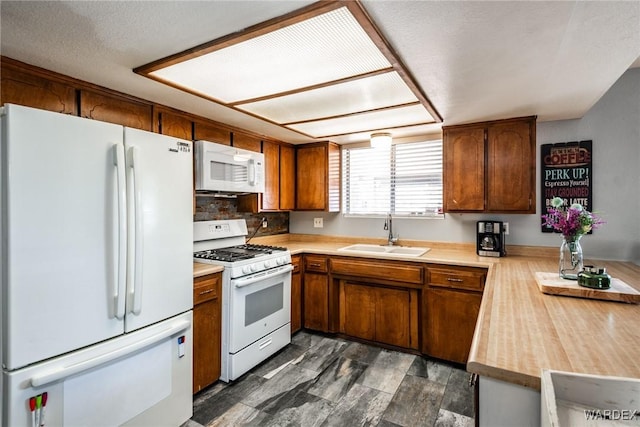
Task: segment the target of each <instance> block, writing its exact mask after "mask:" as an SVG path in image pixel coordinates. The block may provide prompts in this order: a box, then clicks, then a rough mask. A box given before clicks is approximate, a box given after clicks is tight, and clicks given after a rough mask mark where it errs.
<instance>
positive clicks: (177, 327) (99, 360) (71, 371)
mask: <svg viewBox="0 0 640 427" xmlns="http://www.w3.org/2000/svg"><path fill="white" fill-rule="evenodd" d="M190 325H191V323H190V322H189V321H187V320H183V321H180V322H177V323H175V324H173V325H171V326H169V327H168V328H166V329H164V330H162V331H160V332H158V333H156V334H153V335H151V336H149V337H147V338H145V339H143V340H141V341H138V342H135V343H134V344H131V345H128V346H125V347H121V348H119V349H117V350H114V351H111V352H109V353H105V354H102V355H100V356H98V357H96V358H93V359H89V360H85V361H83V362H80V363H76V364H73V365H69V366H62V367H59V368H57V369H54V370H52V371H49V372H45V373H42V374H39V375H34V376H33V377H31V387H40V386H43V385H47V384H50V383H52V382H55V381H60V380H63V379H65V378H67V377H70V376H71V375H76V374H78V373H81V372H84V371H87V370H89V369H93V368H96V367H98V366H100V365H104V364H106V363H109V362H111V361H114V360H116V359H119V358H121V357H124V356H126V355H128V354H131V353H133V352H135V351H139V350H142V349H144V348H147V347H150V346H152V345H154V344H156V343H158V342H160V341H162V340H164V339H166V338H168V337H170V336H172V335H174V334H177V333H178V332H181V331H184V330H186V329H188V328H189V326H190Z"/></svg>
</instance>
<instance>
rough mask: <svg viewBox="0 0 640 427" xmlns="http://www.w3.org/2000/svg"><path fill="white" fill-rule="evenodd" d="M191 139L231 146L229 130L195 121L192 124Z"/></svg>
mask: <svg viewBox="0 0 640 427" xmlns="http://www.w3.org/2000/svg"><path fill="white" fill-rule="evenodd" d="M193 139H194V140H196V141H198V140H203V141H209V142H215V143H217V144H224V145H231V130H229V129H225V128H223V127H220V126H217V125H215V124H213V123H207V122H203V121H195V122H194V123H193Z"/></svg>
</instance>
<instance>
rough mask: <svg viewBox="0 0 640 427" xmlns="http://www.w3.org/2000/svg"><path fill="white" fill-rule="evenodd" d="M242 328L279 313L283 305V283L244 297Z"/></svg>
mask: <svg viewBox="0 0 640 427" xmlns="http://www.w3.org/2000/svg"><path fill="white" fill-rule="evenodd" d="M244 303H245V310H244V326H245V327H246V326H249V325H251V324H253V323H255V322H257V321H259V320H262V319H264V318H266V317H269V316H270V315H272V314H274V313H277V312H278V311H281V310H282V308H283V305H284V283H282V282H280V283H278V284H276V285H273V286H270V287H268V288H266V289H262V290H260V291H257V292H254V293H251V294H248V295H246V296H245V297H244Z"/></svg>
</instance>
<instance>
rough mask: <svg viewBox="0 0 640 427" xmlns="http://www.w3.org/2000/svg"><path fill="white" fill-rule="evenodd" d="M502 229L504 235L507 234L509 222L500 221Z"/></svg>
mask: <svg viewBox="0 0 640 427" xmlns="http://www.w3.org/2000/svg"><path fill="white" fill-rule="evenodd" d="M502 231H504V234H505V236H508V235H509V223H508V222H503V223H502Z"/></svg>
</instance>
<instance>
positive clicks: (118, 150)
mask: <svg viewBox="0 0 640 427" xmlns="http://www.w3.org/2000/svg"><path fill="white" fill-rule="evenodd" d="M113 153H114V158H113V162H114V164H115V166H116V177H117V182H118V188H117V194H118V255H117V257H118V267H117V272H116V274H117V279H116V283H115V292H114V295H113V297H114V304H115V317H116V318H117V319H120V320H122V319H124V312H125V296H126V294H125V289H126V280H127V181H126V179H127V176H126V167H125V160H124V147H123V146H122V144H115V145H114V146H113Z"/></svg>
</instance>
